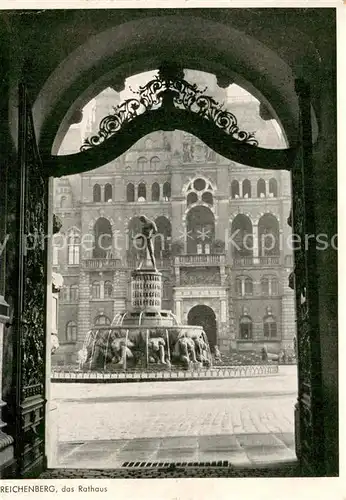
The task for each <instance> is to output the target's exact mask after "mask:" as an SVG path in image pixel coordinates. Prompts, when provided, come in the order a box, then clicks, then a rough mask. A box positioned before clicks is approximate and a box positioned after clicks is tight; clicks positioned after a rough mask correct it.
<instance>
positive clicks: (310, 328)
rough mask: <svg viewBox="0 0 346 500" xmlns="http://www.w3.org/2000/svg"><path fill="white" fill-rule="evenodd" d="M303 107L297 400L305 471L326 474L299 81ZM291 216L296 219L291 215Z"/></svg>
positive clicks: (307, 140) (296, 208)
mask: <svg viewBox="0 0 346 500" xmlns="http://www.w3.org/2000/svg"><path fill="white" fill-rule="evenodd" d="M296 92H297V94H298V97H299V103H300V115H301V116H300V122H301V141H302V142H301V147H300V150H299V152H298V155H297V158H296V161H295V164H294V166H293V169H292V192H293V211H292V213H291V215H290V217H289V219H288V224H289V225H292V219H293V233H294V235H295V240H294V241H295V248H294V258H295V266H294V273H293V274H292V275H291V276H290V286H292V287H293V286H294V289H295V298H296V314H297V350H298V372H299V381H298V384H299V387H298V402H297V406H296V410H297V411H296V430H297V431H298V432H297V436H296V438H297V439H296V441H297V443H296V445H297V455H298V457H299V458H300V459H301V462H302V466H303V471H305V473H306V474H311V475H323V462H324V456H323V454H324V447H323V443H324V437H323V422H322V396H321V387H322V382H321V357H320V336H319V335H320V332H319V324H318V293H317V289H316V288H317V287H316V280H317V275H316V241H315V238H311V239H310V238H307V236H309V235H316V232H315V220H314V200H313V171H312V139H311V116H310V113H311V111H310V107H311V104H310V92H309V87H308V86H307V84H305V83H304V82H302V81H297V82H296ZM292 215H293V217H292Z"/></svg>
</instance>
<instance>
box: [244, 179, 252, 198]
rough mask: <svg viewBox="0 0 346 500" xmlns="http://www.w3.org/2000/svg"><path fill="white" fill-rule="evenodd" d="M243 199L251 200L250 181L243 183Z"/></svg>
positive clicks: (246, 180)
mask: <svg viewBox="0 0 346 500" xmlns="http://www.w3.org/2000/svg"><path fill="white" fill-rule="evenodd" d="M243 198H251V182H250V181H249V179H245V180H244V181H243Z"/></svg>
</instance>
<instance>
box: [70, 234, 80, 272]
mask: <svg viewBox="0 0 346 500" xmlns="http://www.w3.org/2000/svg"><path fill="white" fill-rule="evenodd" d="M67 246H68V263H69V265H77V264H79V248H80V237H79V234H77V233H74V232H73V233H70V235H69V237H68V240H67Z"/></svg>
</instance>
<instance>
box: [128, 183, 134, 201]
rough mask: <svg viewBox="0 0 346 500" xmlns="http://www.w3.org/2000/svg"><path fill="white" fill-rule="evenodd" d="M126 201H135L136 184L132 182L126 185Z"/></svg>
mask: <svg viewBox="0 0 346 500" xmlns="http://www.w3.org/2000/svg"><path fill="white" fill-rule="evenodd" d="M126 201H128V202H130V203H132V202H134V201H135V186H134V185H133V184H132V183H131V182H130V184H128V185H127V186H126Z"/></svg>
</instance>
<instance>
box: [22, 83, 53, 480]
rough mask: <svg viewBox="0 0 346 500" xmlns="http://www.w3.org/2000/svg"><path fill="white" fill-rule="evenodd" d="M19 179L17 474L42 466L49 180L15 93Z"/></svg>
mask: <svg viewBox="0 0 346 500" xmlns="http://www.w3.org/2000/svg"><path fill="white" fill-rule="evenodd" d="M18 149H19V161H18V180H17V190H16V192H17V193H18V199H17V221H18V230H17V242H16V243H17V259H16V261H17V265H16V268H15V276H14V277H13V279H14V282H15V283H18V291H17V294H16V301H15V311H14V325H13V327H14V332H15V336H16V342H15V344H16V345H15V359H16V365H17V366H16V368H17V370H16V371H17V373H16V398H15V399H16V421H17V427H16V433H15V434H16V435H15V446H16V458H17V465H18V476H19V477H23V476H24V477H25V476H30V475H32V474H37V472H38V471H40V470H43V468H44V467H45V440H44V435H45V432H44V426H45V404H46V401H45V345H46V342H45V339H46V248H47V239H46V237H45V236H46V235H47V222H48V213H47V210H48V179H47V178H45V177H43V168H42V164H41V160H40V156H39V153H38V149H37V145H36V139H35V133H34V127H33V121H32V115H31V108H30V106H29V103H28V100H27V96H26V91H25V88H24V86H20V92H19V140H18Z"/></svg>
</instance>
